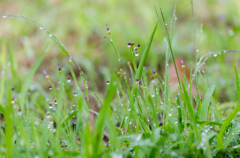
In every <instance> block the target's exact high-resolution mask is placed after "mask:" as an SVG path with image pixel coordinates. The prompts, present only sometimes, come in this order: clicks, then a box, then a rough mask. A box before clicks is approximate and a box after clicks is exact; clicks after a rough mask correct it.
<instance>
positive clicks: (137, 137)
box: [135, 133, 142, 141]
mask: <svg viewBox="0 0 240 158" xmlns="http://www.w3.org/2000/svg"><path fill="white" fill-rule="evenodd" d="M141 138H142V133H140V134H138V135H137V136H136V138H135V141H139V140H140V139H141Z"/></svg>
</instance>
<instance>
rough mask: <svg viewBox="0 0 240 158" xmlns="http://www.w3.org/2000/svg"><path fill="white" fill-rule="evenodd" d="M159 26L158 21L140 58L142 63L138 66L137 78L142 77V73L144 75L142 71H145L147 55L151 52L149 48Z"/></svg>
mask: <svg viewBox="0 0 240 158" xmlns="http://www.w3.org/2000/svg"><path fill="white" fill-rule="evenodd" d="M157 26H158V22H157V23H156V25H155V27H154V29H153V32H152V34H151V36H150V39H149V40H148V43H147V45H146V47H145V49H144V51H143V55H142V57H141V60H140V63H139V66H138V69H137V73H136V78H141V75H142V71H143V67H144V65H145V63H146V60H147V56H148V53H149V50H150V47H151V45H152V41H153V37H154V35H155V32H156V30H157Z"/></svg>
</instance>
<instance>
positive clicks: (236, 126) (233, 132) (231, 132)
mask: <svg viewBox="0 0 240 158" xmlns="http://www.w3.org/2000/svg"><path fill="white" fill-rule="evenodd" d="M239 123H240V119H238V120H237V121H236V122H235V123H234V125H233V126H232V127H231V129H230V130H229V132H228V134H227V135H226V138H225V139H224V141H223V148H227V147H228V145H229V143H230V142H231V141H232V140H233V138H235V137H236V135H237V133H238V132H239V131H240V126H239Z"/></svg>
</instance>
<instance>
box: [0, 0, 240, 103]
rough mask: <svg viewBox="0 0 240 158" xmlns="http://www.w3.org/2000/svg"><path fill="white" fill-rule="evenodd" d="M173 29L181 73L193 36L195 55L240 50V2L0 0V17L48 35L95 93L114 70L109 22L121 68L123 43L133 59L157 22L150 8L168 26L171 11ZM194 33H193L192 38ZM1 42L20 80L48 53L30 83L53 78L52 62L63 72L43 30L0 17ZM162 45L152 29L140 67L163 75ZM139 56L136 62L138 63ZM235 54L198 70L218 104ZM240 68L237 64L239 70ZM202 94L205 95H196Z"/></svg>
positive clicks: (190, 58) (191, 57) (225, 96)
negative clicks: (135, 48)
mask: <svg viewBox="0 0 240 158" xmlns="http://www.w3.org/2000/svg"><path fill="white" fill-rule="evenodd" d="M176 2H178V3H177V7H176V17H177V20H176V25H175V28H174V35H173V51H174V54H175V56H176V58H178V59H179V58H183V59H184V61H185V63H186V65H187V68H188V69H190V68H191V65H192V67H193V69H194V67H195V65H196V50H195V48H194V36H195V37H196V39H198V37H199V35H200V26H201V24H203V27H202V33H201V38H200V42H199V58H200V56H202V55H204V54H206V53H209V52H217V51H221V50H231V49H234V50H240V48H239V41H240V10H239V7H240V1H239V0H193V8H194V21H193V18H192V8H191V1H190V0H188V1H186V0H179V1H176V0H165V1H159V0H158V1H154V0H135V1H134V0H133V1H129V0H121V1H120V0H118V1H117V0H71V1H69V0H34V1H32V0H24V1H15V0H1V1H0V13H1V14H15V15H23V16H25V17H27V18H30V19H33V20H35V21H37V22H38V23H40V24H41V25H43V26H44V27H46V28H47V29H48V30H49V31H50V32H51V33H53V34H54V35H55V36H56V37H57V38H58V39H59V40H60V41H61V42H62V43H63V44H64V45H65V46H66V48H67V49H68V51H69V52H70V54H72V55H73V58H74V59H75V60H76V61H77V63H78V64H79V65H80V66H81V68H82V69H83V71H84V72H85V74H86V76H87V77H88V79H89V81H90V82H91V84H92V85H93V87H94V88H95V89H97V90H98V91H101V90H102V89H104V87H105V82H104V81H105V80H107V79H109V78H110V76H111V74H112V73H114V71H115V70H118V69H119V68H120V62H118V59H117V56H116V53H115V52H114V49H113V48H112V46H111V44H110V42H109V41H108V40H106V39H104V38H103V36H105V35H107V31H106V23H108V24H109V27H110V30H111V32H112V38H113V40H114V42H115V44H116V46H117V48H118V50H119V52H120V54H121V56H122V57H123V61H124V63H125V64H126V63H127V61H130V54H129V48H128V47H127V42H129V41H134V42H135V43H140V44H141V47H140V56H141V52H142V51H143V49H144V46H145V45H146V43H147V40H148V38H149V37H150V35H151V32H152V30H153V28H154V25H155V24H156V22H157V17H156V14H155V10H154V5H155V6H156V7H157V8H159V7H161V8H162V10H163V13H164V15H165V19H166V21H167V26H168V28H169V27H170V24H171V20H172V17H173V11H174V5H175V3H176ZM194 27H195V28H196V33H195V34H194ZM0 42H7V43H8V47H9V49H11V50H12V51H13V52H14V53H15V60H16V63H17V65H18V68H19V72H18V73H19V74H21V77H22V78H24V76H25V75H27V74H28V72H29V70H30V68H31V66H32V65H33V63H34V62H35V61H36V59H37V58H38V56H39V54H40V53H41V52H43V51H44V49H45V48H48V54H47V56H46V57H45V58H44V60H43V63H42V64H41V66H40V68H39V70H38V72H37V74H36V75H35V77H34V82H35V84H37V83H39V82H40V83H41V81H42V80H43V79H44V75H43V74H42V70H43V69H46V70H47V71H48V72H49V73H50V74H51V73H52V74H54V73H57V63H60V64H61V66H62V67H63V68H64V67H67V63H68V57H67V56H66V55H65V54H64V53H63V52H62V51H61V50H60V49H59V48H58V47H57V46H56V44H55V43H54V42H53V41H52V39H51V38H49V37H48V34H46V33H45V32H44V31H42V30H40V28H39V27H38V26H37V25H36V24H34V23H32V22H29V21H26V20H23V19H20V18H11V17H9V18H0ZM165 52H166V42H165V41H164V32H163V30H162V29H161V27H159V28H158V29H157V32H156V35H155V38H154V42H153V45H152V47H151V50H150V53H149V56H148V59H147V64H146V69H147V70H150V67H151V66H153V67H154V68H155V69H156V70H157V72H158V73H159V74H160V75H163V72H164V58H165ZM140 56H139V57H138V58H137V60H139V59H140ZM238 59H239V52H233V53H226V54H224V53H222V54H221V55H218V56H217V57H216V58H213V57H212V58H209V60H208V61H207V62H206V64H205V65H204V67H203V70H204V71H205V77H206V80H208V81H209V82H213V81H214V82H216V89H215V93H214V96H215V98H216V99H218V101H219V102H225V101H233V100H234V99H235V98H236V96H235V94H234V95H232V94H233V93H232V92H233V89H234V71H233V70H234V69H233V64H232V63H233V62H235V63H236V65H239V64H238ZM238 67H239V66H238ZM202 91H203V92H204V90H202Z"/></svg>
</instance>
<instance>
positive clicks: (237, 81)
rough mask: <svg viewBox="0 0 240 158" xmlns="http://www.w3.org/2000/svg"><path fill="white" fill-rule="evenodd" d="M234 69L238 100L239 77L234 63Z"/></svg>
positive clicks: (239, 91)
mask: <svg viewBox="0 0 240 158" xmlns="http://www.w3.org/2000/svg"><path fill="white" fill-rule="evenodd" d="M234 70H235V79H236V87H237V95H238V100H240V85H239V78H238V74H237V69H236V66H235V65H234Z"/></svg>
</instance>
